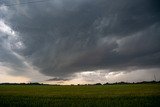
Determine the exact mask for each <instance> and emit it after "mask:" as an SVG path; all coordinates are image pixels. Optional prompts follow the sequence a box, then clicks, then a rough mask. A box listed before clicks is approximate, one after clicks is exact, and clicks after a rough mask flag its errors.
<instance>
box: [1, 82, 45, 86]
mask: <svg viewBox="0 0 160 107" xmlns="http://www.w3.org/2000/svg"><path fill="white" fill-rule="evenodd" d="M0 85H48V84H43V83H38V82H34V83H0Z"/></svg>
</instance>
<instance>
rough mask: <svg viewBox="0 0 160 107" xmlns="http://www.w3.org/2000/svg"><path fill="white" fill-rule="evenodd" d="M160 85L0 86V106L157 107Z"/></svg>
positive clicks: (159, 100)
mask: <svg viewBox="0 0 160 107" xmlns="http://www.w3.org/2000/svg"><path fill="white" fill-rule="evenodd" d="M159 105H160V83H147V84H112V85H79V86H78V85H76V86H75V85H74V86H69V85H68V86H52V85H0V107H8V106H9V107H17V106H18V107H35V106H36V107H37V106H38V107H57V106H58V107H159Z"/></svg>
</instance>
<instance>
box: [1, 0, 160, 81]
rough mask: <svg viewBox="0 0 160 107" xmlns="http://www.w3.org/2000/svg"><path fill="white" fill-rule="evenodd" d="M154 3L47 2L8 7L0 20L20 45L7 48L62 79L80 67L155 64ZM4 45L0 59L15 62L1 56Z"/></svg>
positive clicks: (159, 19)
mask: <svg viewBox="0 0 160 107" xmlns="http://www.w3.org/2000/svg"><path fill="white" fill-rule="evenodd" d="M12 3H13V1H11V2H7V1H6V2H4V3H3V5H5V4H12ZM17 3H21V0H18V1H17ZM158 4H160V2H159V1H158V0H154V1H153V0H147V1H146V0H134V1H133V0H114V1H113V0H48V1H46V2H41V3H34V4H25V5H16V6H9V7H7V10H8V11H7V12H6V13H5V12H4V11H3V14H4V15H2V16H1V18H2V19H3V20H5V21H6V22H7V23H8V24H9V26H10V27H11V28H12V30H13V31H15V32H17V35H18V36H19V38H20V39H19V42H17V43H19V46H22V47H21V48H17V47H16V48H14V47H15V46H14V47H11V50H12V52H15V53H16V54H17V55H20V56H22V57H23V59H24V60H25V61H27V62H29V63H30V64H31V65H32V66H33V67H35V68H36V69H38V70H39V71H40V72H41V73H42V74H44V75H49V76H53V77H60V78H64V77H69V76H71V75H73V74H76V73H78V72H82V71H95V70H107V72H110V71H121V70H125V71H126V72H127V71H128V72H129V71H130V70H132V69H146V68H159V67H160V42H159V41H160V35H159V34H160V8H159V5H158ZM0 34H1V35H3V33H0ZM4 40H5V38H4V37H2V36H1V37H0V41H4ZM0 44H1V46H3V45H4V42H1V43H0ZM5 49H6V48H3V49H2V50H1V53H0V61H1V62H2V60H3V63H5V62H10V63H14V62H19V61H17V59H16V58H17V57H16V58H15V59H12V58H11V59H12V60H11V59H10V58H9V57H5V58H6V59H5V58H4V57H3V56H4V55H2V54H3V53H4V54H5V55H8V54H9V52H7V51H5ZM18 60H19V59H18ZM20 60H22V59H20ZM22 62H24V61H22ZM16 64H17V65H19V63H16ZM21 67H22V68H24V67H23V66H21Z"/></svg>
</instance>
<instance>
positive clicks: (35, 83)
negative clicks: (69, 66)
mask: <svg viewBox="0 0 160 107" xmlns="http://www.w3.org/2000/svg"><path fill="white" fill-rule="evenodd" d="M149 83H151V84H152V83H154V84H155V83H160V81H142V82H123V81H122V82H115V83H108V82H107V83H104V84H102V83H96V84H78V86H79V85H116V84H117V85H118V84H120V85H123V84H149ZM0 85H51V84H43V83H38V82H34V83H0ZM52 85H55V86H59V84H52ZM71 85H74V84H71Z"/></svg>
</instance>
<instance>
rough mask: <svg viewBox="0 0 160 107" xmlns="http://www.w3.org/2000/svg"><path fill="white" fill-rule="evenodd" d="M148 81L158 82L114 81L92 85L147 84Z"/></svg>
mask: <svg viewBox="0 0 160 107" xmlns="http://www.w3.org/2000/svg"><path fill="white" fill-rule="evenodd" d="M149 83H160V81H142V82H123V81H122V82H115V83H104V84H101V83H96V84H94V85H116V84H149Z"/></svg>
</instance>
